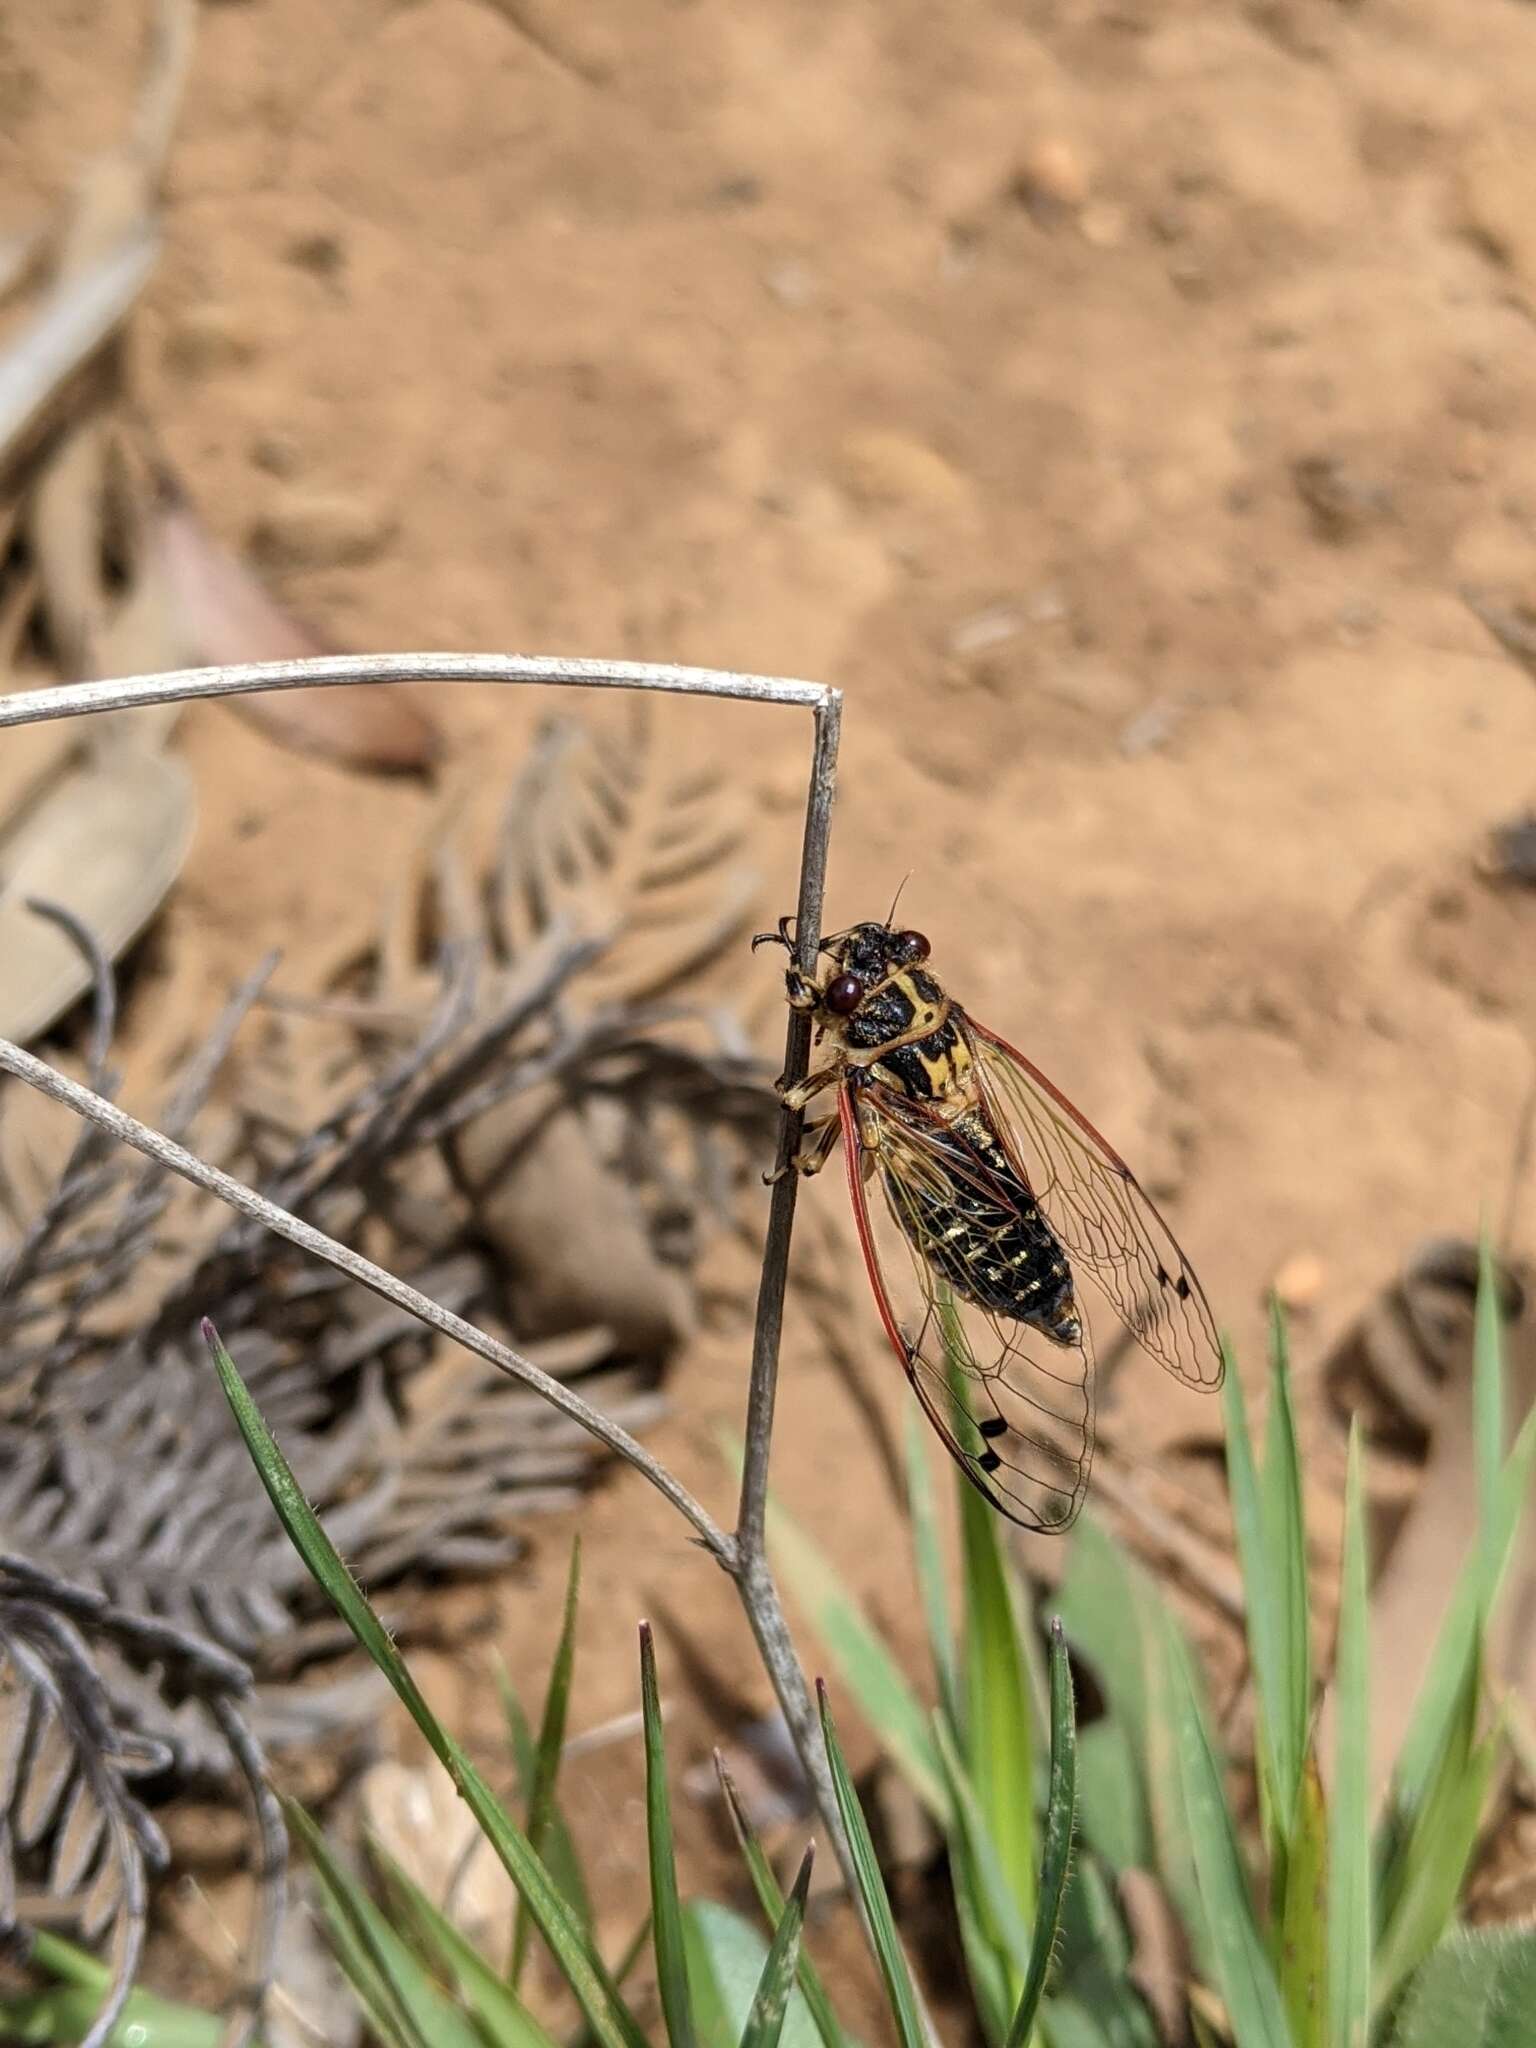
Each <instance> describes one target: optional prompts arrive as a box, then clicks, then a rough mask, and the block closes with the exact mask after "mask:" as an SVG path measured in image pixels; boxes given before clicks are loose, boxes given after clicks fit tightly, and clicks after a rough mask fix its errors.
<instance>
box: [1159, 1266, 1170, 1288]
mask: <svg viewBox="0 0 1536 2048" xmlns="http://www.w3.org/2000/svg"><path fill="white" fill-rule="evenodd" d="M1172 1278H1173V1275H1172V1274H1171V1273H1170V1272H1169V1271H1168V1268H1167V1267H1166V1266H1159V1267H1158V1269H1157V1284H1158V1286H1159V1287H1166V1286H1167V1285H1168V1282H1169V1281H1170V1280H1171V1279H1172Z"/></svg>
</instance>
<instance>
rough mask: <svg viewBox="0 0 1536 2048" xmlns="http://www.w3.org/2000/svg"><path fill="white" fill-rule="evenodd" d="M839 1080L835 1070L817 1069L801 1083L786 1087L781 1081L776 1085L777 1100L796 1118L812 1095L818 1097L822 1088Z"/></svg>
mask: <svg viewBox="0 0 1536 2048" xmlns="http://www.w3.org/2000/svg"><path fill="white" fill-rule="evenodd" d="M838 1078H839V1075H838V1071H837V1068H836V1067H835V1066H834V1067H818V1068H817V1069H816V1072H815V1073H814V1074H807V1075H806V1076H805V1078H804V1080H802V1081H794V1082H791V1083H789V1084H788V1085H786V1084H785V1083H784V1082H783V1081H782V1080H780V1081H779V1082H778V1083H776V1086H777V1088H778V1091H779V1100H780V1102H782V1103H783V1105H784V1107H785V1108H786V1109H787V1110H789V1111H791V1112H792V1113H793V1114H794V1115H796V1116H798V1115H799V1113H800V1111H801V1110H802V1109H804V1108H805V1105H806V1104H807V1103H808V1102H809V1101H810V1099H811V1097H812V1096H813V1095H819V1094H820V1093H821V1091H822V1089H823V1088H830V1087H831V1086H832V1083H833V1082H834V1081H836V1080H837V1079H838Z"/></svg>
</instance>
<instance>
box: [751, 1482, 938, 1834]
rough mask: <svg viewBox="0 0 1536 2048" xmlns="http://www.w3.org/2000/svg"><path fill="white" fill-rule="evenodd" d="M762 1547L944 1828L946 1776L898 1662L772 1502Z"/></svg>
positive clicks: (861, 1706) (887, 1749)
mask: <svg viewBox="0 0 1536 2048" xmlns="http://www.w3.org/2000/svg"><path fill="white" fill-rule="evenodd" d="M768 1545H769V1549H770V1550H771V1551H772V1553H773V1558H774V1562H775V1563H776V1564H777V1566H778V1567H779V1571H780V1573H781V1575H782V1577H783V1580H784V1584H785V1586H786V1587H787V1589H788V1590H789V1592H790V1593H791V1594H792V1595H793V1597H794V1599H795V1601H796V1602H797V1603H798V1605H799V1606H800V1607H801V1608H802V1609H803V1610H804V1613H805V1616H806V1619H807V1620H808V1621H809V1622H810V1624H811V1626H812V1627H813V1628H814V1629H815V1631H816V1633H817V1634H818V1635H819V1636H820V1637H821V1640H822V1642H823V1643H825V1645H826V1647H827V1651H828V1654H829V1655H830V1656H831V1658H832V1661H833V1663H834V1664H835V1665H836V1666H837V1670H838V1674H839V1676H840V1677H841V1678H842V1680H843V1683H844V1684H845V1685H846V1686H847V1688H848V1690H849V1691H850V1692H851V1693H852V1695H853V1697H854V1699H855V1700H856V1701H857V1702H858V1705H859V1710H860V1712H861V1713H862V1714H863V1716H864V1718H865V1720H866V1721H867V1722H868V1723H869V1725H870V1727H871V1729H873V1731H874V1733H875V1735H876V1736H877V1737H878V1739H879V1741H880V1744H881V1747H882V1748H883V1749H884V1750H885V1753H886V1755H887V1756H888V1757H889V1758H890V1759H891V1762H892V1763H893V1764H895V1766H896V1768H897V1770H899V1771H900V1772H901V1774H902V1776H903V1777H904V1778H905V1779H906V1781H907V1783H908V1784H909V1785H910V1786H911V1787H912V1790H913V1791H914V1792H915V1793H916V1794H917V1796H918V1798H919V1799H921V1800H922V1802H923V1804H924V1805H925V1806H926V1807H927V1808H928V1810H929V1812H930V1813H931V1814H932V1815H933V1816H934V1818H935V1819H936V1820H937V1821H938V1822H939V1823H940V1825H941V1826H946V1825H947V1824H948V1821H949V1813H948V1811H947V1809H946V1806H945V1801H944V1779H943V1773H942V1771H941V1770H940V1768H939V1760H938V1758H937V1756H936V1755H935V1754H934V1749H933V1739H932V1736H931V1735H930V1733H929V1728H928V1714H927V1710H926V1708H925V1707H924V1706H923V1703H922V1701H921V1700H920V1699H919V1698H918V1696H917V1694H916V1693H915V1692H914V1691H913V1689H912V1687H911V1686H910V1685H909V1684H908V1683H907V1680H906V1677H905V1674H904V1673H903V1671H902V1669H901V1666H900V1665H899V1664H898V1663H897V1661H896V1659H895V1658H894V1657H893V1656H892V1654H891V1652H890V1650H889V1649H888V1648H887V1647H886V1644H885V1642H884V1640H883V1639H882V1637H881V1636H880V1635H879V1634H878V1633H877V1632H876V1631H875V1630H874V1629H873V1628H872V1627H871V1626H870V1624H869V1622H868V1621H867V1620H866V1619H865V1617H864V1615H863V1614H862V1613H861V1612H860V1610H859V1608H858V1606H857V1604H856V1603H855V1602H854V1600H853V1599H852V1598H851V1597H850V1596H849V1594H848V1592H847V1589H846V1588H845V1586H844V1584H843V1582H842V1579H841V1577H840V1576H839V1574H838V1573H837V1571H836V1570H835V1569H834V1567H833V1566H832V1564H831V1563H830V1561H829V1560H828V1559H827V1557H826V1556H825V1554H824V1553H823V1552H822V1551H821V1550H820V1548H819V1547H818V1546H817V1545H816V1544H815V1543H814V1542H813V1541H812V1539H811V1538H810V1537H809V1536H807V1535H806V1533H805V1532H804V1530H803V1529H801V1528H800V1527H799V1525H798V1524H797V1523H796V1522H795V1521H794V1520H793V1519H792V1517H791V1516H790V1515H789V1514H787V1513H786V1511H785V1510H784V1509H783V1508H781V1507H779V1506H777V1505H776V1504H775V1503H773V1502H771V1501H770V1503H769V1507H768Z"/></svg>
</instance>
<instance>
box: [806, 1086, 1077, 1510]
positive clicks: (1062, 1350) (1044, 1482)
mask: <svg viewBox="0 0 1536 2048" xmlns="http://www.w3.org/2000/svg"><path fill="white" fill-rule="evenodd" d="M839 1114H840V1116H841V1118H842V1124H843V1137H844V1152H845V1155H846V1158H847V1162H848V1186H849V1190H850V1193H851V1196H852V1200H853V1211H854V1220H855V1223H856V1225H857V1227H858V1233H859V1242H860V1245H861V1247H862V1250H863V1253H864V1260H865V1264H866V1266H867V1267H868V1270H869V1277H870V1283H871V1285H872V1286H873V1288H874V1292H875V1300H876V1303H877V1305H878V1307H879V1311H880V1317H881V1321H882V1322H883V1324H884V1326H885V1331H886V1335H887V1336H888V1337H889V1339H890V1342H891V1345H892V1348H893V1349H894V1350H895V1352H896V1355H897V1357H898V1358H899V1359H900V1360H901V1363H902V1366H903V1369H904V1370H905V1372H906V1375H907V1377H908V1379H909V1380H910V1381H911V1383H912V1388H913V1391H914V1392H915V1393H916V1395H917V1398H918V1399H919V1401H921V1403H922V1404H923V1409H924V1412H925V1413H926V1414H927V1416H928V1419H929V1421H930V1422H931V1423H932V1424H933V1426H934V1428H935V1429H936V1430H937V1432H938V1434H939V1436H940V1438H941V1439H942V1440H943V1443H944V1445H945V1447H946V1449H947V1450H948V1451H949V1453H950V1455H951V1456H952V1457H953V1458H954V1459H955V1460H956V1462H957V1463H958V1464H959V1466H960V1468H961V1470H962V1471H963V1472H964V1473H965V1476H966V1477H967V1478H968V1479H969V1480H970V1482H971V1484H972V1485H973V1486H975V1487H976V1488H977V1489H978V1491H979V1492H981V1493H982V1494H984V1495H985V1496H986V1498H987V1499H988V1500H989V1501H990V1502H991V1503H992V1505H993V1506H994V1507H995V1508H997V1509H998V1510H999V1511H1000V1512H1001V1513H1002V1514H1004V1515H1006V1516H1008V1517H1009V1519H1010V1520H1012V1521H1015V1522H1018V1523H1020V1524H1021V1525H1022V1526H1023V1527H1024V1528H1026V1529H1035V1530H1049V1531H1058V1530H1062V1529H1065V1528H1067V1527H1068V1526H1069V1525H1070V1524H1071V1522H1072V1521H1073V1520H1074V1518H1075V1517H1076V1514H1077V1511H1078V1509H1079V1508H1080V1507H1081V1506H1082V1502H1083V1495H1084V1493H1085V1492H1086V1490H1087V1485H1088V1471H1089V1467H1090V1465H1091V1463H1092V1459H1093V1355H1092V1350H1091V1338H1090V1336H1089V1332H1088V1328H1087V1324H1086V1323H1085V1322H1084V1321H1083V1320H1082V1319H1081V1318H1078V1319H1077V1321H1076V1327H1075V1330H1074V1331H1073V1334H1072V1337H1071V1340H1070V1341H1063V1340H1062V1339H1060V1338H1059V1337H1055V1336H1051V1335H1049V1334H1047V1332H1046V1330H1045V1328H1044V1327H1041V1326H1037V1325H1035V1324H1032V1323H1031V1322H1030V1321H1028V1320H1027V1319H1024V1318H1017V1317H1012V1316H1006V1315H1003V1314H1001V1313H999V1312H998V1311H997V1310H995V1309H992V1308H988V1307H986V1306H984V1305H983V1304H982V1302H981V1301H980V1300H978V1299H976V1298H974V1297H972V1298H967V1293H966V1280H965V1266H964V1263H963V1260H961V1259H959V1258H957V1256H956V1254H955V1252H954V1251H953V1250H952V1249H950V1248H947V1247H946V1246H945V1245H944V1244H943V1243H942V1241H941V1239H942V1233H943V1228H944V1224H943V1217H944V1214H945V1212H946V1209H947V1208H949V1209H953V1208H954V1206H955V1203H956V1199H957V1198H958V1200H959V1202H960V1203H961V1204H963V1207H964V1213H965V1216H966V1230H967V1233H968V1239H969V1241H971V1242H974V1243H977V1244H980V1243H982V1242H984V1241H985V1240H986V1238H987V1236H988V1233H989V1231H994V1230H995V1232H997V1233H1003V1232H1006V1231H1008V1230H1009V1229H1016V1228H1017V1222H1018V1211H1017V1205H1016V1203H1015V1200H1014V1197H1013V1195H1012V1194H1011V1192H1010V1190H1009V1188H1008V1186H1007V1184H1006V1183H1005V1182H1004V1181H1002V1180H1001V1179H999V1177H998V1176H997V1174H995V1173H994V1172H993V1171H992V1170H991V1169H990V1168H989V1167H988V1166H987V1165H986V1163H985V1162H984V1161H983V1160H982V1159H981V1157H980V1156H979V1155H978V1154H977V1153H976V1152H975V1151H974V1150H973V1149H972V1148H971V1147H970V1146H968V1145H967V1144H966V1143H965V1141H964V1140H963V1139H961V1138H959V1137H958V1136H957V1135H956V1133H955V1132H954V1131H953V1130H952V1129H950V1128H948V1127H945V1126H941V1125H940V1124H939V1123H938V1121H937V1120H936V1119H935V1118H933V1117H932V1116H931V1115H929V1114H926V1113H925V1112H924V1111H923V1110H922V1109H921V1107H920V1106H919V1105H916V1104H913V1103H910V1102H908V1101H906V1100H905V1099H904V1098H902V1097H900V1096H898V1095H895V1094H894V1093H892V1092H891V1091H889V1090H887V1089H885V1088H883V1087H881V1086H879V1085H878V1084H875V1085H868V1086H865V1087H863V1088H861V1089H860V1090H859V1094H858V1101H857V1104H855V1102H854V1100H853V1097H852V1094H851V1092H850V1090H849V1089H848V1088H846V1087H844V1088H843V1089H842V1090H841V1091H840V1093H839ZM866 1176H867V1179H866ZM868 1181H874V1182H878V1184H879V1187H880V1190H881V1192H882V1195H883V1199H876V1200H875V1201H873V1202H871V1201H870V1200H869V1199H868V1194H867V1182H868ZM977 1291H978V1293H982V1292H984V1291H985V1290H984V1289H978V1290H977Z"/></svg>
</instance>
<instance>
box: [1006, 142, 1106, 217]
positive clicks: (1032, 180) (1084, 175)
mask: <svg viewBox="0 0 1536 2048" xmlns="http://www.w3.org/2000/svg"><path fill="white" fill-rule="evenodd" d="M1088 186H1089V180H1088V172H1087V168H1086V166H1085V165H1084V163H1083V159H1082V155H1081V153H1080V152H1079V150H1078V149H1077V148H1076V146H1075V145H1074V144H1073V143H1071V142H1069V141H1068V140H1067V138H1066V137H1065V136H1064V135H1042V136H1041V137H1040V138H1039V140H1038V141H1037V142H1035V143H1033V144H1031V146H1030V148H1029V149H1028V150H1027V151H1026V152H1025V154H1024V157H1023V160H1022V161H1021V162H1020V164H1019V170H1018V175H1017V177H1016V178H1015V180H1014V190H1015V192H1016V193H1017V195H1018V197H1019V198H1020V200H1022V202H1023V203H1024V205H1025V206H1027V207H1028V208H1029V210H1030V212H1031V213H1033V214H1036V215H1043V216H1045V217H1047V218H1049V217H1051V216H1056V215H1060V214H1063V213H1075V212H1076V211H1077V209H1078V208H1079V207H1080V206H1082V205H1083V203H1084V202H1085V200H1086V199H1087V197H1088Z"/></svg>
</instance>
